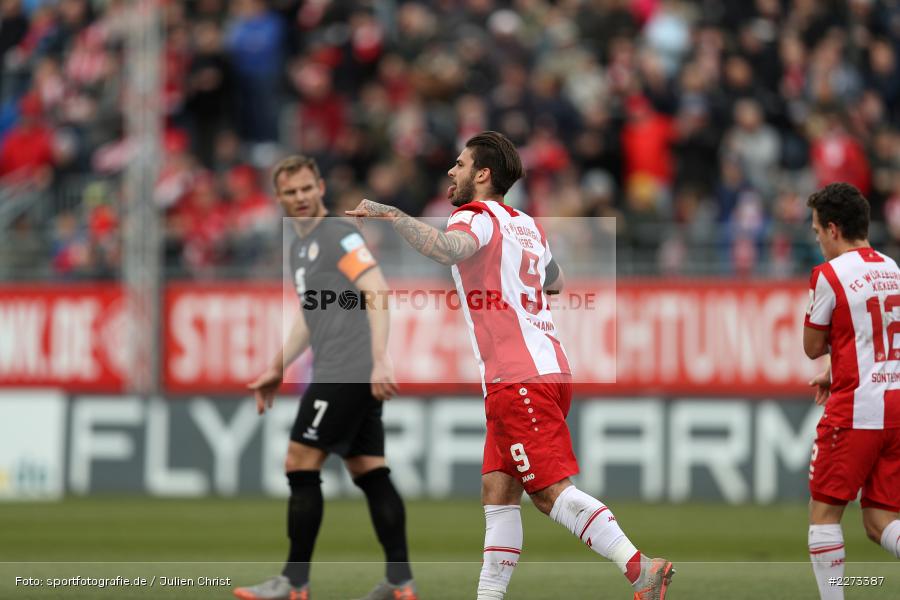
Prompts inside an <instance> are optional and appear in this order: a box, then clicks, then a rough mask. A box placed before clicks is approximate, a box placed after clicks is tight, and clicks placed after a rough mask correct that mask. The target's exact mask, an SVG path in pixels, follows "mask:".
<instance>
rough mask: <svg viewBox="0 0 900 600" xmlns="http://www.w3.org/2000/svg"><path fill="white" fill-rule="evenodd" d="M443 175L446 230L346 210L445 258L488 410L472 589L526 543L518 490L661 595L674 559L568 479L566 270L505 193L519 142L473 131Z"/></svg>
mask: <svg viewBox="0 0 900 600" xmlns="http://www.w3.org/2000/svg"><path fill="white" fill-rule="evenodd" d="M448 175H449V176H450V179H451V180H452V182H453V185H451V186H450V188H449V189H448V190H447V196H448V198H449V200H450V202H451V203H452V204H453V205H454V206H456V207H457V209H456V210H455V211H454V213H453V214H452V215H451V217H450V219H449V221H448V224H447V229H446V231H440V230H438V229H435V228H434V227H431V226H430V225H427V224H425V223H422V222H420V221H418V220H416V219H414V218H412V217H410V216H408V215H406V214H404V213H403V212H402V211H400V210H398V209H397V208H394V207H392V206H386V205H384V204H379V203H377V202H372V201H370V200H363V201H362V202H361V203H360V204H359V206H357V207H356V208H355V209H354V210H351V211H347V214H348V215H351V216H355V217H360V218H362V217H375V218H385V219H389V220H390V221H391V223H392V225H393V228H394V230H395V231H396V232H397V233H398V234H400V235H401V236H402V237H403V238H404V239H405V240H406V241H407V242H409V244H410V245H411V246H412V247H413V248H415V249H416V250H417V251H418V252H420V253H421V254H423V255H424V256H427V257H428V258H431V259H432V260H435V261H437V262H440V263H441V264H444V265H448V266H451V270H452V273H453V279H454V282H455V283H456V289H457V292H458V293H459V297H460V299H461V302H460V306H461V309H462V310H463V313H464V316H465V319H466V323H467V325H468V328H469V333H470V338H471V340H472V347H473V350H474V352H475V356H476V359H477V361H478V366H479V370H480V372H481V379H482V388H483V391H484V394H485V415H486V417H487V437H486V440H485V448H484V462H483V466H482V503H483V505H484V513H485V521H486V533H485V543H484V563H483V566H482V570H481V576H480V579H479V583H478V600H489V599H494V600H496V599H502V598H503V596H504V594H505V593H506V588H507V585H508V584H509V580H510V577H511V576H512V572H513V570H514V569H515V567H516V565H517V563H518V560H519V555H520V553H521V551H522V522H521V517H520V502H521V498H522V491H523V490H524V491H526V492H528V494H529V495H530V496H531V499H532V501H533V502H534V505H535V506H537V508H538V509H539V510H540V511H541V512H543V513H545V514H547V515H549V516H550V518H552V519H553V520H554V521H556V522H557V523H559V524H560V525H562V526H563V527H565V528H566V529H568V530H569V531H570V532H572V533H573V534H574V535H576V536H577V537H578V538H579V539H580V540H581V541H582V542H584V543H585V545H587V546H588V547H589V548H591V549H592V550H594V551H595V552H597V553H598V554H600V555H601V556H603V557H605V558H607V559H609V560H611V561H614V562H615V563H616V564H617V565H618V566H619V568H620V569H621V570H622V573H623V574H624V575H625V577H626V578H627V579H628V581H629V583H630V584H631V586H632V589H633V593H634V598H635V600H651V599H652V600H663V599H664V598H665V596H666V591H667V588H668V585H669V582H670V580H671V578H672V575H673V573H674V570H673V568H672V563H671V562H669V561H667V560H665V559H661V558H656V559H650V558H648V557H646V556H644V555H643V554H641V553H640V552H639V551H638V550H637V548H635V546H634V545H633V544H632V543H631V541H630V540H629V539H628V538H627V537H626V536H625V533H624V532H623V531H622V529H621V528H620V527H619V525H618V523H617V522H616V519H615V517H614V516H613V515H612V513H611V512H610V511H609V508H608V507H606V506H605V505H604V504H603V503H602V502H600V501H599V500H597V499H596V498H593V497H591V496H589V495H588V494H586V493H584V492H582V491H581V490H579V489H577V488H576V487H575V486H574V485H573V484H572V481H571V480H570V479H569V477H570V476H572V475H575V474H576V473H578V463H577V461H576V459H575V455H574V453H573V451H572V440H571V438H570V436H569V429H568V425H567V424H566V420H565V419H566V415H567V414H568V412H569V406H570V404H571V401H572V376H571V372H570V370H569V363H568V360H567V358H566V354H565V350H564V349H563V346H562V344H561V343H560V341H559V339H557V337H556V327H555V325H554V323H553V318H552V315H551V314H550V307H549V305H548V303H547V302H546V296H545V294H547V293H553V292H557V293H558V292H559V290H560V289H561V288H562V284H563V274H562V270H561V269H560V267H559V265H557V264H556V261H555V260H554V259H553V256H552V254H551V253H550V246H549V244H548V242H547V239H546V236H545V235H544V232H543V230H542V229H541V227H540V226H539V225H538V224H537V223H536V222H535V221H534V219H532V218H531V217H530V216H528V215H527V214H525V213H523V212H522V211H520V210H517V209H513V208H512V207H510V206H507V205H506V204H504V202H503V196H504V194H506V192H507V191H508V190H509V188H510V187H511V186H512V185H513V183H515V182H516V180H518V179H519V178H520V177H521V176H522V162H521V159H520V158H519V155H518V153H517V152H516V149H515V147H514V146H513V144H512V142H510V141H509V140H508V139H507V138H506V137H504V136H503V135H501V134H499V133H496V132H493V131H487V132H483V133H480V134H478V135H476V136H474V137H473V138H471V139H470V140H468V141H467V142H466V147H465V149H464V150H463V151H462V153H461V154H460V155H459V157H458V158H457V159H456V164H455V165H454V166H453V167H452V168H451V169H450V171H449V172H448ZM462 299H465V301H462Z"/></svg>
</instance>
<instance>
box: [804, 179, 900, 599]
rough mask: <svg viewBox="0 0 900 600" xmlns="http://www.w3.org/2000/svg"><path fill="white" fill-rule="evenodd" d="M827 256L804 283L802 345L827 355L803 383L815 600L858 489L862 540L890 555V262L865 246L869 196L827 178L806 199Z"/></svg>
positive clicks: (828, 584)
mask: <svg viewBox="0 0 900 600" xmlns="http://www.w3.org/2000/svg"><path fill="white" fill-rule="evenodd" d="M807 205H808V206H809V207H810V208H812V228H813V231H814V232H815V234H816V240H817V241H818V243H819V247H820V248H821V250H822V255H823V256H824V257H825V260H826V261H828V262H826V263H824V264H821V265H819V266H817V267H815V268H814V269H813V271H812V276H811V277H810V281H809V308H808V309H807V312H806V321H805V325H806V326H805V327H804V328H803V349H804V351H805V352H806V355H807V356H809V357H810V358H818V357H820V356H824V355H826V354H830V358H831V362H830V365H829V367H828V368H827V369H826V370H825V372H823V373H822V374H820V375H819V376H818V377H816V378H815V379H813V380H812V381H811V382H810V385H811V386H814V387H815V388H816V404H820V405H821V404H824V405H825V412H824V414H823V415H822V419H821V420H820V421H819V425H818V427H817V428H816V442H815V444H814V445H813V451H812V460H811V461H810V464H809V489H810V496H811V499H810V504H809V557H810V560H811V561H812V565H813V573H814V574H815V576H816V583H817V584H818V586H819V595H820V596H821V598H822V600H842V599H843V598H844V588H843V587H842V586H841V585H840V578H841V577H843V575H844V558H845V552H844V536H843V532H842V531H841V517H842V516H843V514H844V507H845V506H846V505H847V502H849V501H850V500H855V499H856V496H857V494H858V493H859V491H860V489H862V499H861V502H860V503H861V505H862V509H863V510H862V512H863V525H864V526H865V529H866V534H867V535H868V536H869V538H870V539H871V540H872V541H873V542H875V543H876V544H877V543H880V544H881V545H882V546H883V547H884V549H885V550H887V551H888V552H890V553H891V554H892V555H893V556H895V557H897V558H900V519H898V517H900V338H898V335H900V269H898V268H897V263H895V262H894V260H893V259H891V258H889V257H887V256H885V255H884V254H881V253H880V252H877V251H876V250H875V249H873V248H872V247H871V246H869V240H868V237H869V203H868V201H867V200H866V199H865V197H864V196H863V195H862V194H861V193H860V192H859V190H858V189H856V188H855V187H853V186H852V185H849V184H847V183H833V184H831V185H828V186H827V187H825V188H824V189H822V190H820V191H818V192H816V193H814V194H813V195H812V196H810V197H809V200H808V202H807Z"/></svg>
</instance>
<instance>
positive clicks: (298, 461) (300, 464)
mask: <svg viewBox="0 0 900 600" xmlns="http://www.w3.org/2000/svg"><path fill="white" fill-rule="evenodd" d="M326 457H327V454H325V452H323V451H322V450H319V449H318V448H311V447H307V446H303V445H302V444H296V443H293V442H291V443H290V444H289V445H288V452H287V457H285V459H284V472H285V473H290V472H291V471H318V470H320V469H321V468H322V463H324V462H325V458H326Z"/></svg>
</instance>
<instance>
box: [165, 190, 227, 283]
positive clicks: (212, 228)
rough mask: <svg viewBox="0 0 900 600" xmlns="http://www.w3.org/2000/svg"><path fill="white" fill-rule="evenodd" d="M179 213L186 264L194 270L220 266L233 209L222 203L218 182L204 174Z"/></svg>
mask: <svg viewBox="0 0 900 600" xmlns="http://www.w3.org/2000/svg"><path fill="white" fill-rule="evenodd" d="M193 186H194V187H193V189H192V190H191V192H190V194H189V195H188V196H187V197H186V198H185V199H184V200H183V206H182V207H179V209H178V210H177V211H176V214H177V216H178V220H179V229H180V232H181V234H182V241H183V242H184V254H183V260H184V263H185V264H186V265H187V266H188V267H191V268H193V269H203V268H204V267H209V266H213V265H216V264H219V263H220V262H221V261H222V259H223V258H224V245H225V242H226V236H227V234H228V225H229V212H230V207H229V206H228V204H227V203H225V202H223V200H222V198H221V196H220V195H219V191H218V190H217V189H216V181H215V179H214V178H213V177H212V175H210V174H209V173H201V174H200V175H198V176H197V177H196V178H195V179H194V182H193Z"/></svg>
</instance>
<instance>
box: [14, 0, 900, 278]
mask: <svg viewBox="0 0 900 600" xmlns="http://www.w3.org/2000/svg"><path fill="white" fill-rule="evenodd" d="M130 4H131V3H130V2H126V1H125V0H95V1H93V2H92V1H90V0H0V64H2V78H0V94H2V98H3V105H2V109H0V177H2V181H3V184H2V185H3V187H4V188H5V189H7V190H11V189H16V188H17V186H21V185H27V186H28V187H29V188H31V189H35V188H36V189H39V190H46V193H47V194H49V195H51V196H52V197H54V198H57V206H56V209H55V210H54V211H53V213H52V215H53V216H52V219H53V226H52V228H51V229H50V232H49V234H48V235H49V238H50V239H49V246H48V247H50V248H52V250H51V252H52V256H51V257H50V258H51V260H52V265H53V269H54V270H55V272H56V273H57V274H59V275H72V276H103V275H104V274H109V273H114V272H115V270H116V268H117V265H118V261H119V260H120V258H119V257H120V255H121V240H120V236H119V235H118V234H119V231H120V228H119V221H120V218H121V214H120V213H121V191H120V190H121V174H122V172H123V170H124V168H125V166H126V165H127V164H128V162H129V160H130V158H131V157H132V155H133V148H132V147H131V146H130V145H129V143H128V140H127V139H125V138H124V137H123V111H124V110H127V106H125V103H124V102H123V88H124V87H125V84H126V83H125V80H124V77H125V64H124V57H125V43H126V41H127V40H126V39H125V31H126V27H125V24H126V19H127V16H128V11H129V5H130ZM163 6H164V9H163V11H164V15H163V21H164V31H165V38H164V47H163V49H162V56H163V65H164V77H163V82H162V89H161V94H162V99H163V106H164V110H165V113H166V114H165V131H164V134H163V142H162V143H163V147H164V163H163V165H162V173H161V175H160V181H159V184H158V185H157V192H156V198H155V201H156V202H157V203H158V205H159V207H160V210H161V211H163V212H164V214H165V223H166V259H167V264H168V265H169V266H171V267H173V268H176V269H182V270H186V271H187V272H191V273H194V274H202V273H204V272H211V271H210V270H211V269H212V270H214V269H215V268H216V267H222V266H234V265H243V266H245V267H248V268H256V267H261V266H264V265H265V264H266V263H267V262H270V261H271V253H270V252H269V251H267V250H266V247H267V246H266V244H267V241H272V240H274V241H275V242H280V238H278V239H275V238H277V235H273V233H272V232H273V230H274V231H275V232H276V234H277V232H278V231H279V230H280V229H279V227H280V224H279V220H278V217H279V212H278V210H277V208H276V206H275V204H274V202H273V200H272V199H271V193H270V191H271V190H270V184H269V182H268V171H267V169H268V167H269V166H270V165H271V163H272V162H273V161H274V160H275V159H277V158H278V157H279V156H281V155H284V154H286V153H288V152H293V151H300V152H303V153H305V154H308V155H311V156H314V157H315V158H316V159H317V160H318V161H319V163H320V165H321V167H322V170H323V173H324V174H325V176H326V179H327V183H328V202H329V203H330V204H331V206H332V207H333V208H334V209H335V210H343V208H345V207H350V206H354V205H355V204H356V203H357V202H358V201H359V199H361V198H363V197H369V198H374V199H378V200H379V201H382V202H386V203H390V204H394V205H396V206H399V207H400V208H402V209H403V210H405V211H407V212H409V213H411V214H413V215H417V216H435V217H437V216H442V215H446V214H448V212H449V205H448V204H447V202H446V188H447V185H448V181H447V179H446V170H447V169H448V168H449V166H451V164H452V162H453V160H454V159H455V157H456V154H457V152H458V151H459V149H460V148H461V146H462V144H463V143H464V142H465V140H466V139H467V138H468V137H469V136H471V135H473V134H474V133H477V132H478V131H481V130H484V129H495V130H498V131H501V132H503V133H505V134H506V135H508V136H509V137H510V138H511V139H512V140H513V141H514V142H515V143H516V144H517V145H518V147H519V148H520V150H521V153H522V156H523V158H524V161H525V167H526V172H527V176H526V179H525V180H524V181H523V182H521V183H520V184H518V185H517V186H516V187H515V188H514V189H513V190H512V191H511V193H510V195H509V196H508V200H509V201H510V203H512V204H514V205H517V206H520V207H522V208H524V209H525V210H527V211H529V212H531V213H532V214H534V215H535V216H539V217H615V221H614V222H613V221H612V220H604V221H595V222H596V223H600V225H598V226H597V227H596V228H597V229H600V230H602V231H601V233H604V234H608V235H612V234H615V235H616V236H617V249H618V253H619V268H620V272H622V271H625V272H628V271H629V270H633V271H637V272H650V273H663V274H693V273H699V272H703V273H716V274H729V275H765V276H796V275H798V274H803V273H805V272H806V270H807V269H808V268H809V266H810V265H812V264H814V263H815V262H817V261H818V260H820V257H819V255H818V253H817V250H816V249H815V246H814V243H813V240H812V237H811V234H810V231H809V214H808V209H806V206H805V202H806V197H807V196H808V194H809V193H811V192H812V191H813V190H814V189H816V188H817V187H819V186H822V185H824V184H826V183H829V182H831V181H848V182H851V183H853V184H854V185H856V186H857V187H859V188H860V189H861V190H862V191H863V193H865V194H866V195H867V196H868V198H869V199H870V201H871V204H872V217H873V221H874V222H875V223H874V225H873V231H872V237H873V242H874V243H877V244H879V245H881V247H882V249H884V250H886V251H888V252H897V251H898V249H900V133H898V131H900V57H898V52H900V0H692V1H691V0H555V1H551V0H507V1H502V0H429V1H422V2H412V1H409V2H404V1H402V0H396V1H392V2H381V1H374V0H373V1H371V2H353V1H346V0H270V1H266V0H231V1H227V0H193V1H185V2H180V1H174V0H173V1H168V2H163ZM86 175H88V176H86ZM73 182H74V183H73ZM73 190H74V191H73ZM8 195H9V194H8V193H7V194H6V195H5V196H4V197H6V196H8ZM2 199H3V198H0V200H2ZM60 199H61V200H60ZM33 226H36V225H29V224H28V223H16V224H13V226H12V227H13V228H14V229H15V231H14V232H13V233H16V234H21V235H23V236H25V235H26V234H27V231H26V230H27V229H28V228H29V227H33ZM23 239H24V238H23ZM566 239H570V240H583V236H578V235H576V236H567V238H566ZM572 243H580V241H578V242H572ZM279 268H280V267H279Z"/></svg>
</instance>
